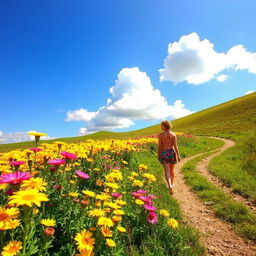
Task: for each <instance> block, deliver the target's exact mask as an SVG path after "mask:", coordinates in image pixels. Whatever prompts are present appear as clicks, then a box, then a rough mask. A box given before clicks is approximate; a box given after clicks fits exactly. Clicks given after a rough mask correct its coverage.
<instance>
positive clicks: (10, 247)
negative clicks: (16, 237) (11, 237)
mask: <svg viewBox="0 0 256 256" xmlns="http://www.w3.org/2000/svg"><path fill="white" fill-rule="evenodd" d="M21 249H22V243H21V242H20V241H10V242H9V243H8V244H7V245H6V246H4V248H3V251H2V253H1V255H2V256H14V255H17V254H18V253H19V252H20V250H21Z"/></svg>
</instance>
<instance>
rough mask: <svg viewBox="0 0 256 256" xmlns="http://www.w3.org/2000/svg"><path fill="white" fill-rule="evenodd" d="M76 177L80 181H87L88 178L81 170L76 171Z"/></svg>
mask: <svg viewBox="0 0 256 256" xmlns="http://www.w3.org/2000/svg"><path fill="white" fill-rule="evenodd" d="M76 175H77V176H78V177H80V178H82V179H86V180H88V179H89V178H90V176H89V175H88V174H87V173H85V172H82V171H81V170H77V171H76Z"/></svg>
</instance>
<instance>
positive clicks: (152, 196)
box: [148, 194, 156, 199]
mask: <svg viewBox="0 0 256 256" xmlns="http://www.w3.org/2000/svg"><path fill="white" fill-rule="evenodd" d="M148 197H150V198H151V199H156V196H155V195H152V194H148Z"/></svg>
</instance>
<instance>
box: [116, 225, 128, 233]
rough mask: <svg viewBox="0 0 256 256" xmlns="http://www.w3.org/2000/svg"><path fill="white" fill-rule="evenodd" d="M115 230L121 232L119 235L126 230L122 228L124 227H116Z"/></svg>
mask: <svg viewBox="0 0 256 256" xmlns="http://www.w3.org/2000/svg"><path fill="white" fill-rule="evenodd" d="M117 230H118V231H119V232H121V233H124V232H126V228H124V227H122V226H119V227H117Z"/></svg>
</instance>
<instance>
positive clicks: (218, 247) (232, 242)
mask: <svg viewBox="0 0 256 256" xmlns="http://www.w3.org/2000/svg"><path fill="white" fill-rule="evenodd" d="M223 140H224V139H223ZM224 141H225V145H224V146H223V147H221V148H220V149H219V151H218V152H217V153H214V156H217V155H218V154H220V153H221V152H223V151H224V150H226V149H228V148H230V147H232V146H233V145H234V142H233V141H230V140H224ZM198 155H200V154H198ZM198 155H196V156H198ZM196 156H192V157H188V158H186V159H184V160H182V161H181V162H180V163H178V164H177V165H176V177H175V191H174V195H173V196H174V197H175V198H176V199H177V200H178V201H179V202H180V206H181V209H182V211H183V215H184V217H185V219H186V220H187V221H188V222H189V223H190V224H191V225H192V226H194V227H195V228H196V229H198V230H199V231H201V233H202V239H201V240H202V243H203V244H204V245H205V247H206V248H207V249H208V255H216V256H220V255H221V256H240V255H241V256H242V255H243V256H255V255H256V246H254V245H252V244H249V243H247V242H246V241H244V240H243V239H242V238H241V237H239V236H238V235H236V234H235V233H234V231H233V230H232V228H231V226H230V225H229V224H228V223H226V222H223V221H222V220H220V219H219V218H217V217H216V216H215V215H214V213H213V212H212V211H211V210H210V209H209V208H208V207H207V206H206V205H205V204H204V203H203V202H202V201H200V200H199V199H198V198H197V196H196V195H195V194H194V193H193V192H192V191H191V190H190V187H189V186H187V185H186V184H185V180H184V178H183V175H182V172H181V168H182V166H183V165H184V164H185V163H186V162H187V161H189V160H191V159H193V158H195V157H196ZM210 160H211V159H210V157H209V159H208V157H207V158H206V160H203V161H204V165H205V166H207V164H208V163H209V161H210ZM199 167H200V166H199ZM200 171H201V172H202V169H200Z"/></svg>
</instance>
